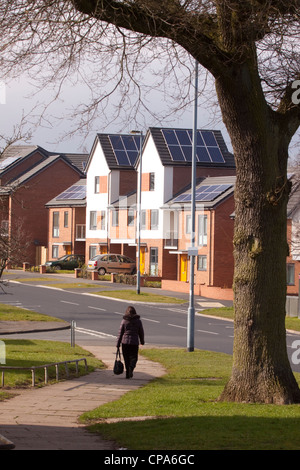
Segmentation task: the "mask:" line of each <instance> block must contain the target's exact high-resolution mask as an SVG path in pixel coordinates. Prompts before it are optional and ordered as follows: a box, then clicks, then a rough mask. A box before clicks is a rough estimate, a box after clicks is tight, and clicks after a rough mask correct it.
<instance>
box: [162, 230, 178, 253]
mask: <svg viewBox="0 0 300 470" xmlns="http://www.w3.org/2000/svg"><path fill="white" fill-rule="evenodd" d="M164 248H166V249H172V250H174V249H176V250H177V248H178V233H177V231H176V232H175V231H172V232H166V238H165V239H164Z"/></svg>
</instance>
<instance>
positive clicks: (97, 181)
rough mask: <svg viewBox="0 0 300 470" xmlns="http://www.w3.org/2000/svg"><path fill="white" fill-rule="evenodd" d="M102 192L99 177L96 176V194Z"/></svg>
mask: <svg viewBox="0 0 300 470" xmlns="http://www.w3.org/2000/svg"><path fill="white" fill-rule="evenodd" d="M99 192H100V184H99V176H95V180H94V193H95V194H98V193H99Z"/></svg>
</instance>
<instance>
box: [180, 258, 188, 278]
mask: <svg viewBox="0 0 300 470" xmlns="http://www.w3.org/2000/svg"><path fill="white" fill-rule="evenodd" d="M180 280H181V281H182V282H186V281H187V255H180Z"/></svg>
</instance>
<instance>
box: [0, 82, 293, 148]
mask: <svg viewBox="0 0 300 470" xmlns="http://www.w3.org/2000/svg"><path fill="white" fill-rule="evenodd" d="M53 96H54V91H53V90H51V89H50V88H48V89H44V90H43V92H39V93H38V94H36V89H35V88H34V85H33V84H31V83H30V82H29V81H28V80H27V79H25V78H22V79H19V80H13V81H10V82H8V83H5V84H3V82H2V83H1V84H0V113H1V114H0V129H1V131H0V134H1V135H5V136H6V137H9V136H11V135H12V133H13V129H14V127H15V126H17V125H18V124H19V122H20V121H21V118H22V115H24V116H27V115H28V117H27V118H26V122H27V125H26V126H25V128H24V131H25V130H29V129H30V131H31V132H32V137H31V139H30V141H27V142H26V143H30V144H33V145H39V146H41V147H44V148H45V149H46V150H49V151H53V152H66V153H67V152H70V153H71V152H74V153H89V152H90V150H91V147H92V144H93V141H94V139H95V135H96V132H100V133H101V132H112V133H119V132H123V133H128V132H130V131H131V130H133V129H136V127H137V123H136V122H135V121H133V120H131V119H128V116H127V114H126V111H125V113H124V114H123V115H122V116H121V117H120V118H119V120H118V121H114V122H111V123H110V124H109V125H107V124H106V122H107V121H109V120H110V105H108V107H107V108H106V110H105V116H103V115H99V116H97V117H96V119H95V120H94V122H93V126H92V127H91V128H90V129H88V131H83V133H82V135H80V133H79V132H76V133H75V134H74V135H72V136H70V137H67V138H66V137H65V136H66V134H67V133H68V132H69V131H70V130H73V129H74V120H73V119H72V116H73V115H72V108H73V107H74V106H75V107H76V106H77V105H79V104H82V103H85V102H88V101H89V99H90V97H89V92H88V90H87V88H86V87H84V85H82V84H78V85H77V86H76V85H73V86H69V87H68V86H66V87H65V88H64V89H63V91H62V92H61V95H60V96H59V98H58V99H56V100H55V101H54V102H53V103H52V104H51V105H50V106H49V108H48V109H47V111H46V112H44V116H43V119H42V121H40V120H39V116H40V114H41V113H42V111H43V110H44V105H45V104H48V103H50V102H51V101H52V99H53ZM116 99H117V97H115V98H113V97H112V98H111V103H112V104H113V101H114V100H116ZM150 106H151V111H152V113H155V112H157V111H158V112H159V111H161V110H163V109H164V107H166V106H167V103H165V102H164V101H163V100H162V98H161V95H159V94H157V96H156V94H155V93H154V94H153V97H152V102H151V103H150ZM142 114H143V116H142V118H143V121H144V122H143V124H141V126H140V129H141V130H142V131H143V132H145V131H146V130H147V127H150V126H161V125H163V126H166V127H180V128H192V126H193V104H192V103H191V104H190V105H189V106H188V107H187V108H186V109H185V110H184V112H180V113H174V114H172V116H171V117H169V118H168V120H166V121H165V122H160V121H158V120H156V119H155V117H153V116H152V115H150V114H147V113H146V112H143V113H142ZM29 116H30V117H29ZM198 128H209V129H220V130H221V131H222V133H223V136H224V139H225V141H226V144H227V146H228V148H229V150H230V151H232V147H231V143H230V139H229V136H228V134H227V131H226V129H225V126H224V124H223V122H222V120H221V117H220V113H218V112H216V111H214V112H213V113H211V109H206V107H205V105H201V104H199V106H198ZM298 140H299V131H298V133H297V135H296V137H295V138H294V140H293V145H292V146H291V147H290V153H291V154H292V155H293V156H295V155H299V147H298V148H297V146H296V145H295V143H296V141H298Z"/></svg>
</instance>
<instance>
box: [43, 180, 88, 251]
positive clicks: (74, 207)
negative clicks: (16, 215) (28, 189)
mask: <svg viewBox="0 0 300 470" xmlns="http://www.w3.org/2000/svg"><path fill="white" fill-rule="evenodd" d="M46 207H47V209H48V211H49V216H48V220H49V223H48V258H49V259H55V258H60V257H61V256H63V255H67V254H78V255H85V238H86V234H85V228H86V225H85V224H86V221H85V219H86V179H85V178H82V179H80V180H79V181H77V182H76V183H75V184H73V185H72V186H70V187H69V188H66V190H65V191H63V192H62V193H60V194H58V195H57V196H56V197H55V198H54V199H52V200H51V201H49V202H48V203H47V204H46Z"/></svg>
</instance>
